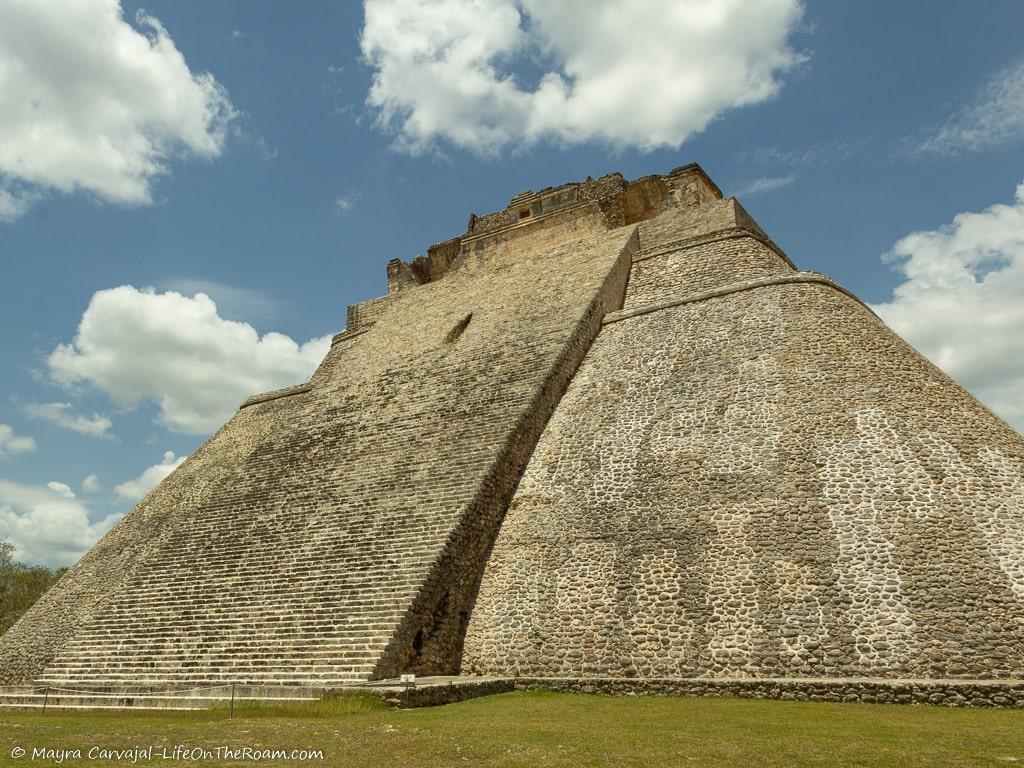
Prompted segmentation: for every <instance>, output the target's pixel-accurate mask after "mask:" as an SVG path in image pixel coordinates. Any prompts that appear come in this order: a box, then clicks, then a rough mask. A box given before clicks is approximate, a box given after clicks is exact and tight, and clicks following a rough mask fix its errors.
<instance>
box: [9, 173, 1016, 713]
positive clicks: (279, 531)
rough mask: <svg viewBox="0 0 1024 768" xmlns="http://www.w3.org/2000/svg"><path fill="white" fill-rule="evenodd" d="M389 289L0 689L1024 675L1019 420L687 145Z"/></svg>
mask: <svg viewBox="0 0 1024 768" xmlns="http://www.w3.org/2000/svg"><path fill="white" fill-rule="evenodd" d="M820 247H821V248H822V249H827V248H828V247H829V243H827V242H826V243H822V244H821V246H820ZM381 263H382V264H383V263H384V259H383V258H382V260H381ZM387 282H388V293H387V294H386V295H385V296H381V297H378V298H374V299H370V300H367V301H364V302H362V303H359V304H355V305H353V306H351V307H349V308H348V315H347V324H346V327H345V329H344V331H343V332H341V333H339V334H338V335H337V336H335V337H334V340H333V342H332V345H331V348H330V351H329V352H328V353H327V355H326V357H325V359H324V360H323V362H322V363H321V365H320V366H319V368H318V369H317V370H316V372H315V373H314V374H313V376H312V377H311V378H310V380H309V381H308V382H304V383H297V384H296V386H294V387H290V388H288V389H284V390H278V391H275V392H268V393H261V394H257V395H254V396H253V397H250V398H249V399H248V400H247V401H246V402H245V403H243V404H242V405H241V407H240V408H239V410H238V412H237V414H236V415H235V416H234V417H233V418H232V419H231V420H230V421H229V422H228V423H227V424H225V425H224V427H222V428H221V429H220V430H219V431H218V432H217V433H216V434H215V435H213V436H212V437H211V438H210V439H209V441H208V442H207V443H206V444H204V445H203V446H202V447H201V448H200V449H199V450H198V451H196V453H195V454H193V455H192V456H191V457H190V458H189V459H188V460H187V461H186V462H185V463H184V464H183V465H182V466H181V467H179V468H178V469H177V470H176V471H175V472H174V473H173V474H172V475H171V476H169V477H168V478H167V479H166V480H165V481H164V482H163V483H161V485H160V486H159V487H157V488H156V489H155V490H154V491H153V492H151V493H150V494H149V495H148V496H147V497H146V498H144V499H143V500H142V501H141V502H140V503H139V504H138V506H137V507H136V508H135V509H134V510H132V511H131V512H130V513H129V514H128V515H127V516H126V517H125V518H124V519H123V520H122V521H121V522H120V523H119V524H118V525H117V526H116V527H115V528H114V529H113V530H111V531H110V533H108V534H107V535H106V536H105V537H104V538H103V539H102V540H101V541H100V542H99V543H98V544H97V545H96V546H95V547H94V548H93V549H92V550H91V551H90V552H89V553H88V554H86V555H85V556H84V557H83V558H82V559H81V561H80V562H79V563H78V564H76V565H75V566H74V567H73V568H72V569H71V570H70V571H69V572H68V573H67V574H66V575H65V576H64V577H63V578H62V579H61V580H60V581H59V582H58V583H57V584H56V585H55V586H54V587H53V588H52V589H51V590H50V591H49V592H48V593H47V594H46V595H45V596H44V597H43V598H42V599H41V600H40V601H39V602H38V603H37V604H36V605H35V606H34V607H33V608H32V609H31V610H30V611H29V612H28V613H27V614H26V615H25V616H24V617H23V618H22V619H21V621H19V622H18V624H16V625H15V626H14V627H13V628H12V629H11V630H9V631H8V632H7V633H6V634H4V635H3V636H2V637H0V681H3V682H6V683H36V684H40V685H54V686H57V685H59V686H92V687H95V686H121V687H124V686H173V685H185V684H189V685H191V684H199V683H203V684H206V683H219V682H232V683H244V684H275V685H281V684H284V685H304V686H314V687H320V688H331V687H336V686H341V685H347V684H352V683H358V682H360V681H366V680H371V679H379V678H389V677H393V676H395V675H397V674H399V673H402V672H407V671H411V672H416V673H418V674H420V675H430V674H453V673H462V674H488V675H496V676H501V677H508V678H518V679H521V680H522V679H529V680H534V681H541V682H543V681H549V682H550V683H551V684H552V685H554V684H556V682H557V683H558V684H562V685H569V684H570V683H571V684H572V685H577V686H579V687H587V686H592V685H593V684H595V683H594V681H604V682H603V683H602V684H604V685H613V684H614V685H619V684H620V683H621V684H623V685H625V684H626V683H627V682H628V684H629V685H631V686H633V687H634V688H636V689H639V690H666V688H665V686H666V685H668V683H666V682H665V681H675V682H674V683H672V685H677V686H678V685H683V684H684V683H686V684H687V685H690V684H692V689H693V690H699V691H716V690H721V686H724V685H727V684H728V685H733V684H736V683H735V681H737V680H739V681H741V682H743V684H750V685H755V686H756V685H762V684H763V685H764V686H765V688H764V689H763V690H765V691H768V692H771V691H775V690H777V688H773V687H772V686H773V685H775V683H773V681H787V682H786V685H787V686H790V688H788V689H787V690H789V691H791V692H792V691H796V694H795V695H814V692H815V691H818V690H820V689H821V686H823V685H824V686H826V687H827V686H829V685H841V686H847V688H844V689H843V690H848V691H853V693H852V694H850V695H853V696H855V697H856V696H858V695H860V694H858V693H857V692H858V691H866V690H869V689H870V690H872V691H875V690H877V686H879V685H881V686H883V687H884V686H885V685H891V686H895V685H896V684H897V683H898V681H901V680H902V681H905V680H914V681H921V680H926V681H927V680H942V681H952V682H950V683H949V684H950V685H951V686H953V689H955V690H956V691H960V692H959V693H955V695H956V696H961V697H967V698H965V700H968V698H969V697H970V696H971V695H973V694H971V693H970V692H969V691H970V690H973V689H971V686H976V685H978V683H977V682H976V681H977V680H979V679H982V680H987V681H988V684H990V687H991V685H1004V684H1005V685H1006V686H1011V687H1012V685H1018V684H1017V683H1014V682H1013V681H1015V680H1017V679H1018V678H1020V677H1022V672H1021V670H1022V668H1024V440H1022V438H1021V436H1020V435H1019V434H1017V433H1016V432H1015V431H1014V430H1013V429H1011V428H1010V427H1009V426H1008V425H1007V424H1005V423H1004V422H1003V421H1001V420H1000V419H999V418H998V417H996V416H995V415H994V414H993V413H992V412H990V411H989V410H988V409H987V408H985V407H984V406H982V405H981V404H980V403H979V402H978V401H977V400H975V399H974V398H973V397H972V396H971V395H970V394H968V393H967V392H966V391H965V390H963V389H962V388H961V387H960V386H959V385H958V384H957V383H956V382H954V381H953V380H951V379H950V378H949V377H948V376H946V375H945V374H943V373H942V372H941V371H939V370H938V369H937V368H936V367H935V366H933V365H932V364H931V363H929V362H928V361H927V360H925V359H924V358H923V357H922V356H921V355H919V354H918V353H917V352H916V351H915V350H914V349H912V348H911V347H910V346H909V345H908V344H906V343H905V342H904V341H903V340H902V339H900V338H899V337H898V336H896V335H895V334H894V333H893V332H892V331H891V330H890V329H889V328H888V327H886V326H885V324H884V323H883V322H882V321H881V320H880V319H879V318H878V317H877V316H876V315H875V314H874V313H873V312H872V311H871V310H870V309H869V308H868V307H867V306H865V305H864V304H863V303H862V302H861V301H860V300H858V299H857V298H856V297H855V296H853V295H852V294H850V293H849V292H848V291H846V290H844V289H843V288H842V287H840V286H839V285H837V284H836V283H835V282H834V281H832V280H831V279H830V278H828V277H826V276H824V275H821V274H819V273H816V272H807V271H800V270H798V269H797V268H796V267H795V266H794V265H793V264H792V262H791V261H790V260H789V258H788V257H787V256H786V255H785V254H784V253H783V252H782V250H781V249H780V248H779V247H778V246H777V245H776V244H775V243H774V242H773V241H772V240H771V239H769V237H768V236H767V235H766V234H765V233H764V232H763V231H762V230H761V228H760V227H759V226H758V225H757V224H756V223H755V222H754V220H753V219H752V218H751V216H750V215H749V214H748V213H747V212H746V211H745V210H744V209H743V207H742V206H741V205H740V204H739V203H738V202H737V201H736V200H735V199H734V198H725V197H723V196H722V193H721V192H720V191H719V189H718V187H717V186H716V185H715V184H714V183H713V182H712V181H711V180H710V179H709V178H708V176H707V175H706V174H705V173H704V171H703V170H702V169H701V168H700V167H699V166H697V165H693V164H691V165H685V166H681V167H679V168H676V169H674V170H672V171H670V172H669V173H667V174H664V175H652V176H647V177H644V178H641V179H637V180H634V181H628V180H626V179H624V178H623V177H622V176H621V175H620V174H616V173H613V174H608V175H606V176H602V177H601V178H597V179H591V178H588V179H587V180H585V181H581V182H573V183H569V184H564V185H562V186H558V187H550V188H547V189H543V190H541V191H539V192H532V191H526V192H521V193H519V194H517V195H515V196H514V197H513V198H512V199H511V201H510V203H509V205H508V206H507V207H506V208H505V209H503V210H501V211H497V212H494V213H489V214H486V215H480V216H477V215H471V216H470V218H469V223H468V226H467V229H466V232H465V233H464V234H462V235H460V236H458V237H454V238H452V239H450V240H447V241H444V242H441V243H437V244H436V245H433V246H430V247H429V248H428V249H427V252H426V255H425V256H418V257H415V258H413V259H411V260H409V261H401V260H397V259H396V260H392V261H390V262H388V263H387ZM559 681H560V682H559ZM566 681H570V682H569V683H567V682H566ZM608 681H612V683H608ZM680 681H683V682H680ZM687 681H689V682H687ZM730 681H731V682H730ZM864 681H867V682H864ZM886 681H888V682H886ZM659 686H660V687H659ZM716 686H719V687H717V688H716ZM858 686H860V687H858ZM863 686H867V687H863ZM871 686H876V687H875V688H872V687H871ZM958 686H959V687H958ZM688 690H690V689H688ZM759 690H760V689H759ZM1014 690H1017V691H1018V693H1019V694H1020V695H1019V696H1018V698H1017V699H1013V700H1014V701H1016V700H1018V699H1019V700H1020V701H1024V687H1021V686H1020V685H1018V687H1017V688H1016V689H1014ZM871 695H875V694H874V693H872V694H871ZM986 695H988V694H986ZM1000 695H1002V694H1000ZM993 696H994V695H993ZM1004 698H1005V697H1004ZM986 700H989V699H986ZM1007 700H1010V699H1007ZM991 701H995V698H991ZM997 703H998V702H997Z"/></svg>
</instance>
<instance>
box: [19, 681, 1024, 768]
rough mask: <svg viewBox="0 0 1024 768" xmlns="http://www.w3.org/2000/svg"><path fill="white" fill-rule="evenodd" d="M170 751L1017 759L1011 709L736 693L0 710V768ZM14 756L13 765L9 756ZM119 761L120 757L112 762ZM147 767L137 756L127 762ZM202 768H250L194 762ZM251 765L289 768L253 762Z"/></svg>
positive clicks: (414, 759)
mask: <svg viewBox="0 0 1024 768" xmlns="http://www.w3.org/2000/svg"><path fill="white" fill-rule="evenodd" d="M149 745H156V747H157V757H154V759H153V760H152V761H151V762H149V763H148V764H151V765H152V764H160V763H162V764H165V765H173V763H172V762H170V761H167V760H163V759H159V758H158V755H159V751H160V749H161V748H166V749H167V751H168V754H170V753H171V752H172V750H173V748H174V746H175V745H184V746H185V747H187V748H192V747H201V748H205V749H208V750H210V751H214V750H215V749H216V748H217V747H219V746H221V745H227V746H229V747H232V748H242V747H251V748H254V749H261V750H262V749H284V750H288V751H291V750H301V749H311V750H322V751H323V753H324V760H323V761H322V762H321V761H318V760H313V761H307V764H311V765H320V764H325V763H326V764H329V765H341V766H398V768H415V767H417V766H529V767H530V768H537V767H538V766H545V767H547V766H552V767H556V766H573V767H575V766H644V767H645V768H647V767H649V766H942V767H943V768H950V767H952V766H975V765H992V766H1007V765H1013V764H1015V763H1020V764H1022V765H1024V711H1007V710H984V709H947V708H944V707H929V706H918V707H910V706H899V705H886V704H825V703H819V702H788V701H756V700H748V699H684V698H654V697H640V698H634V697H625V696H599V695H594V696H583V695H572V694H556V693H548V692H517V693H508V694H501V695H497V696H489V697H485V698H479V699H473V700H471V701H467V702H463V703H460V704H451V705H449V706H446V707H436V708H432V709H415V710H401V711H395V710H389V709H383V708H381V707H380V705H377V704H376V703H375V702H370V701H368V700H366V699H360V698H352V699H341V700H335V701H333V702H332V701H327V702H323V703H321V704H319V705H316V706H313V707H310V708H299V707H291V708H288V709H284V710H275V709H271V708H259V709H255V708H254V709H247V710H239V711H238V712H236V716H235V717H234V718H233V719H232V718H229V717H228V713H227V712H224V711H214V712H199V713H167V714H164V715H149V714H143V713H126V714H104V713H90V712H87V713H81V714H63V713H55V712H48V713H47V714H46V715H40V714H35V713H33V714H21V713H2V712H0V765H21V766H27V765H29V764H31V765H41V764H43V765H53V764H55V763H56V761H55V760H54V759H43V758H38V757H37V758H36V759H35V760H32V759H31V754H32V750H33V748H49V749H64V750H73V749H79V750H81V751H82V759H81V760H75V759H65V760H64V761H63V762H62V765H102V764H107V765H109V764H112V763H113V762H120V761H110V760H102V759H92V760H89V759H87V757H88V750H89V748H90V747H94V746H95V747H102V748H110V749H121V750H124V749H131V748H133V747H148V746H149ZM17 747H20V748H22V749H25V750H27V754H26V755H25V756H23V757H21V758H20V759H18V758H15V757H13V756H12V751H14V750H15V748H17ZM124 762H126V761H124ZM139 764H141V765H145V764H147V762H146V761H143V762H141V763H139ZM190 764H193V765H196V764H202V765H204V766H213V765H232V764H253V762H252V761H251V760H249V761H247V760H244V759H243V760H230V759H216V758H213V759H207V760H200V761H196V762H192V763H190ZM259 764H260V765H296V764H302V763H299V762H298V761H295V760H276V761H275V760H261V761H260V762H259Z"/></svg>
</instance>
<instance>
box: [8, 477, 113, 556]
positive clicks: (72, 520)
mask: <svg viewBox="0 0 1024 768" xmlns="http://www.w3.org/2000/svg"><path fill="white" fill-rule="evenodd" d="M51 485H55V486H59V487H58V488H57V489H54V488H49V487H45V486H35V485H25V484H22V483H14V482H10V481H8V480H0V540H3V539H6V540H8V541H10V542H11V543H13V544H14V545H15V547H16V552H15V558H16V559H18V560H21V561H23V562H27V563H39V564H41V565H46V566H51V567H52V566H61V565H70V564H71V563H73V562H75V561H76V560H77V559H78V558H79V557H81V556H82V555H83V554H84V553H85V552H86V551H87V550H88V549H89V548H90V547H92V545H93V544H95V543H96V542H97V541H99V538H100V537H101V536H102V535H103V534H104V533H106V532H107V531H108V530H110V528H111V527H112V526H113V525H114V523H116V522H117V521H118V519H120V517H121V515H120V514H115V515H109V516H108V517H106V518H104V519H103V520H99V521H97V522H90V520H89V510H88V509H87V508H86V506H85V505H84V504H82V503H81V502H80V501H79V500H77V499H76V498H74V493H71V489H70V488H68V487H67V486H66V485H64V484H63V483H51ZM60 486H62V487H60ZM64 489H66V491H65V490H64ZM69 493H70V495H68V494H69Z"/></svg>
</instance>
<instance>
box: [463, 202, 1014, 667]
mask: <svg viewBox="0 0 1024 768" xmlns="http://www.w3.org/2000/svg"><path fill="white" fill-rule="evenodd" d="M726 202H727V201H723V203H716V204H713V205H712V206H711V207H713V208H717V209H718V210H717V212H716V213H719V214H720V213H721V212H722V211H725V210H727V209H728V206H727V205H725V204H724V203H726ZM661 218H662V217H659V219H654V220H652V221H650V222H645V223H643V224H641V225H640V238H641V241H640V245H641V251H640V253H639V254H638V255H637V257H636V259H635V261H636V263H635V264H634V267H633V272H632V276H631V279H630V284H629V288H628V291H627V298H626V305H625V306H626V311H623V312H619V313H616V314H614V315H612V316H610V317H609V318H607V319H606V321H605V323H606V324H605V326H604V328H603V330H602V332H601V334H600V336H599V337H598V339H597V340H596V342H595V343H594V346H593V347H592V348H591V351H590V353H589V354H588V356H587V358H586V360H585V362H584V364H583V366H582V367H581V369H580V371H579V372H578V373H577V375H576V377H575V378H574V379H573V382H572V384H571V385H570V387H569V389H568V391H567V393H566V395H565V397H564V398H563V399H562V401H561V403H560V404H559V407H558V409H557V410H556V412H555V414H554V416H553V417H552V419H551V421H550V422H549V424H548V427H547V429H546V430H545V432H544V434H543V436H542V437H541V440H540V441H539V443H538V445H537V448H536V450H535V452H534V455H533V457H532V459H531V461H530V463H529V465H528V468H527V470H526V473H525V475H524V477H523V479H522V481H521V482H520V485H519V488H518V490H517V492H516V495H515V497H514V499H513V501H512V503H511V505H510V508H509V511H508V513H507V515H506V518H505V521H504V523H503V525H502V527H501V529H500V532H499V534H498V538H497V541H496V543H495V546H494V549H493V552H492V555H491V557H490V559H489V561H488V563H487V566H486V569H485V571H484V575H483V578H482V581H481V585H480V589H479V593H478V596H477V600H476V603H475V607H474V610H473V614H472V617H471V620H470V623H469V627H468V631H467V636H466V640H465V650H464V656H463V670H464V671H473V672H482V673H488V674H505V675H520V676H527V677H528V676H538V677H571V678H584V677H593V676H598V677H601V676H610V677H624V678H631V677H648V678H676V677H709V676H710V677H721V678H733V677H745V678H764V677H798V676H806V677H809V678H843V677H860V676H863V677H889V678H916V677H928V678H947V677H949V678H1014V677H1021V675H1022V670H1024V441H1022V439H1021V437H1020V435H1018V434H1017V433H1015V432H1014V431H1013V430H1012V429H1011V428H1010V427H1008V426H1007V425H1006V424H1005V423H1003V422H1002V421H1001V420H999V419H998V418H996V417H995V416H994V415H993V414H992V413H991V412H990V411H988V410H987V409H986V408H985V407H984V406H982V405H981V404H980V403H978V402H977V401H976V400H975V399H974V398H973V397H972V396H970V395H969V394H968V393H967V392H965V391H964V390H963V389H962V388H960V387H959V386H958V385H957V384H956V383H954V382H953V381H952V380H950V379H949V378H948V377H947V376H945V375H944V374H943V373H941V372H940V371H939V370H938V369H936V368H935V367H934V366H932V365H931V364H930V363H928V362H927V361H926V360H924V359H923V358H922V357H921V356H920V355H919V354H917V353H916V352H915V351H914V350H913V349H912V348H910V347H909V346H908V345H907V344H906V343H904V342H903V341H902V340H901V339H899V338H898V337H897V336H896V335H895V334H893V333H892V332H891V331H890V330H889V329H888V328H887V327H886V326H885V325H884V324H883V323H882V322H881V321H880V320H879V319H878V318H877V317H876V316H874V314H873V313H872V312H871V311H870V310H869V309H867V308H866V307H864V306H863V305H862V304H860V303H859V302H858V301H857V300H855V299H854V298H852V297H851V296H849V295H848V294H846V293H844V292H841V291H840V290H838V289H837V288H835V287H831V286H830V285H827V284H825V283H823V282H780V283H776V284H767V285H766V284H764V283H765V282H769V283H770V282H771V280H772V279H776V280H780V281H781V280H788V279H790V278H787V277H786V275H792V276H793V279H802V278H800V275H795V274H794V273H792V268H791V267H790V266H789V263H788V260H786V259H784V257H782V256H781V255H780V254H777V253H776V252H775V251H774V250H773V248H771V247H769V246H768V245H766V243H765V242H763V240H762V239H761V238H757V237H753V236H743V235H742V232H739V233H736V232H733V236H730V237H727V238H722V237H718V236H714V228H715V227H721V226H723V225H725V226H726V227H727V228H731V229H733V230H735V229H737V227H736V223H737V222H736V221H735V220H734V221H732V222H730V221H728V220H723V218H722V217H721V216H712V217H707V216H705V220H706V221H707V222H708V224H707V225H708V226H709V227H710V228H711V231H710V232H704V233H701V232H699V231H698V232H694V231H693V229H692V228H690V227H688V226H687V225H686V223H685V222H684V221H682V220H681V218H680V217H674V218H672V220H671V221H666V222H662V221H660V219H661ZM680 231H682V232H683V233H684V234H686V235H688V239H687V238H683V239H682V240H680V239H679V238H678V233H679V232H680ZM645 235H647V237H646V239H645ZM709 239H710V240H711V242H708V240H709ZM666 242H668V243H673V242H675V243H676V247H675V249H673V247H672V246H670V247H669V252H668V253H662V254H661V255H657V256H654V257H652V256H651V255H650V254H652V253H657V252H658V251H659V250H665V248H666V246H665V243H666ZM772 274H775V275H778V276H779V277H777V278H768V279H767V280H766V279H765V277H766V276H770V275H772ZM751 278H761V279H760V280H757V279H754V280H751ZM808 279H816V278H812V277H808ZM736 281H746V282H742V283H740V285H739V287H740V288H743V289H742V290H736V291H735V292H731V293H725V294H724V295H717V296H709V294H708V291H709V289H711V288H713V287H714V286H716V285H717V286H718V287H719V288H722V289H724V288H727V287H728V286H730V285H734V284H735V282H736ZM759 283H760V285H759ZM687 297H697V300H694V301H687ZM651 304H655V308H654V311H645V310H644V307H645V306H646V307H648V308H650V305H651Z"/></svg>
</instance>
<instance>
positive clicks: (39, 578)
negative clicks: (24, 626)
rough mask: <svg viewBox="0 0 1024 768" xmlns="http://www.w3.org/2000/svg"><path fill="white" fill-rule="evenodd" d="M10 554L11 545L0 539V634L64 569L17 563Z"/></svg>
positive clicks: (65, 569) (11, 550)
mask: <svg viewBox="0 0 1024 768" xmlns="http://www.w3.org/2000/svg"><path fill="white" fill-rule="evenodd" d="M14 553H15V547H14V545H13V544H11V543H10V542H9V541H0V634H3V633H4V632H6V631H7V630H8V629H10V628H11V627H12V626H13V625H14V622H16V621H17V620H18V619H19V618H21V615H22V614H23V613H25V611H27V610H28V609H29V608H31V607H32V604H33V603H34V602H35V601H36V600H38V599H39V598H40V597H42V595H43V593H44V592H46V590H48V589H49V588H50V587H51V586H53V583H54V582H55V581H57V579H59V578H60V577H61V576H63V575H64V573H65V572H66V571H67V568H46V567H45V566H42V565H26V564H25V563H19V562H17V561H16V560H15V559H14Z"/></svg>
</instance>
